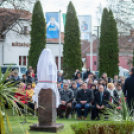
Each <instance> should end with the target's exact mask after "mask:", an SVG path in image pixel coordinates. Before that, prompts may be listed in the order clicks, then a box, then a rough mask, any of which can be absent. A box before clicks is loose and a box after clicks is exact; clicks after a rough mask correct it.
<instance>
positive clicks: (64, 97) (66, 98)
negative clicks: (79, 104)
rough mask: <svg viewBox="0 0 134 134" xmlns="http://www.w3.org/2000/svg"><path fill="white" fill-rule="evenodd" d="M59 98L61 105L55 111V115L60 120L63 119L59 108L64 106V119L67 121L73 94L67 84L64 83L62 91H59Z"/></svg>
mask: <svg viewBox="0 0 134 134" xmlns="http://www.w3.org/2000/svg"><path fill="white" fill-rule="evenodd" d="M60 97H61V104H60V105H59V107H58V109H57V114H58V115H59V116H60V118H64V116H63V111H62V109H61V107H64V106H65V107H66V110H65V117H66V118H67V119H68V117H69V114H70V112H71V108H72V100H73V92H72V91H71V90H69V85H68V83H64V85H63V90H61V91H60Z"/></svg>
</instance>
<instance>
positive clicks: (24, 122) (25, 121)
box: [20, 88, 31, 124]
mask: <svg viewBox="0 0 134 134" xmlns="http://www.w3.org/2000/svg"><path fill="white" fill-rule="evenodd" d="M25 93H26V88H25ZM26 102H27V99H26V94H25V107H24V108H25V118H24V121H23V122H20V123H22V124H26V123H31V122H28V121H27V108H26V107H27V106H26V104H27V103H26Z"/></svg>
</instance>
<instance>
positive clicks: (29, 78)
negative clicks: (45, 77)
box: [26, 71, 33, 83]
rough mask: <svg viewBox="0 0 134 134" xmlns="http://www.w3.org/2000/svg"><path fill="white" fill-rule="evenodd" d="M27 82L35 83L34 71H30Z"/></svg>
mask: <svg viewBox="0 0 134 134" xmlns="http://www.w3.org/2000/svg"><path fill="white" fill-rule="evenodd" d="M26 83H33V78H32V71H29V74H28V76H27V79H26Z"/></svg>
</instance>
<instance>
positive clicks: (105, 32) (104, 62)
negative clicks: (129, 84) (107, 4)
mask: <svg viewBox="0 0 134 134" xmlns="http://www.w3.org/2000/svg"><path fill="white" fill-rule="evenodd" d="M99 60H100V61H99V63H100V65H99V70H100V75H102V73H103V72H106V73H107V75H108V77H111V78H113V77H114V75H116V74H119V66H118V64H119V48H118V30H117V26H116V21H115V19H114V16H113V13H112V11H111V10H110V11H109V12H108V10H107V9H106V8H105V9H104V11H103V15H102V23H101V37H100V48H99Z"/></svg>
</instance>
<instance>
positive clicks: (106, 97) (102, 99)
mask: <svg viewBox="0 0 134 134" xmlns="http://www.w3.org/2000/svg"><path fill="white" fill-rule="evenodd" d="M98 90H99V92H96V93H95V95H94V105H95V106H94V107H93V109H92V114H93V115H92V119H96V118H99V113H100V112H101V110H103V109H104V108H105V107H108V102H109V101H110V93H109V92H108V91H107V90H104V87H103V86H102V85H100V86H99V89H98Z"/></svg>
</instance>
